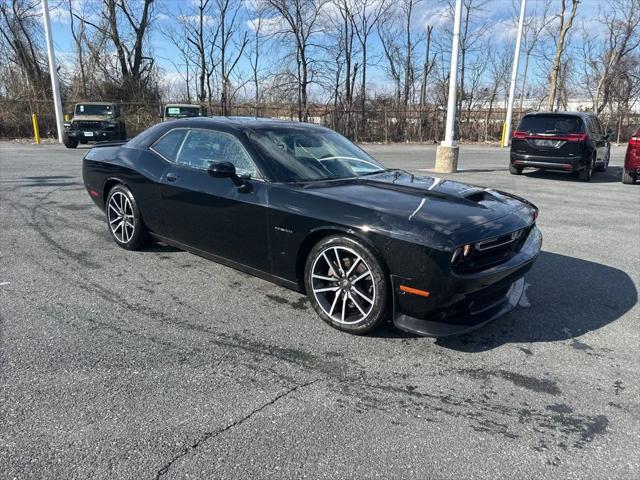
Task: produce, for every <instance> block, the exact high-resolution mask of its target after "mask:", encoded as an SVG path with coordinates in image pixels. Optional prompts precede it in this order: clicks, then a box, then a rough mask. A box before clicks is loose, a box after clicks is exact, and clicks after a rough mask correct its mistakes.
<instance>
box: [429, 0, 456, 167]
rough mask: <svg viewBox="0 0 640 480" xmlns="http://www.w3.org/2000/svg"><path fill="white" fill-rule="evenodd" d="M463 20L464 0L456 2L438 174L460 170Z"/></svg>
mask: <svg viewBox="0 0 640 480" xmlns="http://www.w3.org/2000/svg"><path fill="white" fill-rule="evenodd" d="M461 19H462V0H456V9H455V14H454V17H453V40H452V44H451V73H450V74H449V102H448V105H447V123H446V127H445V135H444V141H443V142H442V143H441V144H440V145H439V146H438V149H437V150H436V169H435V170H436V172H438V173H453V172H455V171H456V170H457V169H458V150H459V147H458V145H457V144H456V142H455V140H454V138H453V137H454V135H455V128H456V125H455V123H456V93H457V89H458V49H459V47H460V22H461Z"/></svg>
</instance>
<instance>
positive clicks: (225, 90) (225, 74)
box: [215, 0, 249, 115]
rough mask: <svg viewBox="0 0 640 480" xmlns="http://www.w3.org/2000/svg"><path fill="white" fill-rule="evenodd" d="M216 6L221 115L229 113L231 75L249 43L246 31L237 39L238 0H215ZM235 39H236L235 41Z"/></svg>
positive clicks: (238, 21) (239, 5)
mask: <svg viewBox="0 0 640 480" xmlns="http://www.w3.org/2000/svg"><path fill="white" fill-rule="evenodd" d="M215 2H216V6H217V14H218V22H219V25H220V36H219V37H218V43H217V45H216V47H217V49H218V54H219V58H220V84H221V91H220V107H221V113H222V115H228V114H229V103H230V100H231V98H232V96H233V92H232V91H231V75H232V74H233V71H234V70H235V68H236V66H237V65H238V61H239V60H240V58H241V57H242V53H243V52H244V49H245V48H246V46H247V44H248V43H249V40H248V37H247V32H246V31H245V32H244V33H243V34H242V36H241V38H240V39H239V40H237V39H236V38H235V36H236V35H237V33H238V29H239V23H240V20H239V18H238V14H239V13H240V12H241V7H242V4H241V2H240V0H215ZM236 40H237V41H236Z"/></svg>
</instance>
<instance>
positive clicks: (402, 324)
mask: <svg viewBox="0 0 640 480" xmlns="http://www.w3.org/2000/svg"><path fill="white" fill-rule="evenodd" d="M541 248H542V233H541V232H540V230H538V228H537V227H535V228H533V229H532V231H531V233H530V234H529V237H528V238H527V241H526V242H525V244H524V245H523V247H522V249H521V250H520V252H518V254H517V255H515V256H513V257H512V258H511V259H509V260H508V261H506V262H505V263H503V264H500V265H496V266H495V267H492V268H489V269H487V270H484V271H482V272H478V273H474V274H469V275H455V276H454V277H455V278H454V280H453V281H452V282H451V290H452V291H451V295H450V296H449V298H447V300H446V301H443V302H442V304H441V305H438V306H437V307H436V308H435V309H434V308H429V307H431V306H428V304H427V303H426V302H429V301H430V299H429V298H426V299H423V300H422V301H423V302H425V310H426V314H425V315H424V316H423V315H419V314H418V315H416V314H415V313H413V314H412V315H408V314H406V313H403V312H402V311H401V308H400V306H399V302H398V298H397V295H398V291H399V282H400V278H399V277H394V276H392V284H393V290H394V292H395V294H394V305H393V307H394V308H393V323H394V325H395V326H396V328H398V329H399V330H402V331H404V332H408V333H413V334H416V335H423V336H433V337H444V336H450V335H461V334H463V333H466V332H469V331H472V330H475V329H477V328H480V327H482V326H483V325H485V324H487V323H489V322H491V321H493V320H496V319H497V318H499V317H501V316H502V315H505V314H506V313H508V312H510V311H511V310H513V309H514V308H515V307H516V306H517V305H518V302H519V301H520V297H521V296H522V293H523V292H524V278H523V277H524V275H525V274H526V273H527V272H528V271H529V269H530V268H531V266H532V265H533V262H534V260H535V259H536V257H537V256H538V253H540V249H541ZM414 311H415V310H414ZM419 317H422V318H419Z"/></svg>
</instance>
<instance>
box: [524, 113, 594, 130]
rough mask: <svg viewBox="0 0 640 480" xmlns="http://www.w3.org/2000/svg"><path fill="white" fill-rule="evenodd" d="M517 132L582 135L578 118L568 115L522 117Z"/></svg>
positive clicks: (580, 122) (580, 121)
mask: <svg viewBox="0 0 640 480" xmlns="http://www.w3.org/2000/svg"><path fill="white" fill-rule="evenodd" d="M518 131H520V132H528V133H529V134H536V133H583V132H584V129H583V127H582V120H581V119H580V117H574V116H570V115H531V116H528V117H524V118H523V119H522V121H521V122H520V125H519V126H518Z"/></svg>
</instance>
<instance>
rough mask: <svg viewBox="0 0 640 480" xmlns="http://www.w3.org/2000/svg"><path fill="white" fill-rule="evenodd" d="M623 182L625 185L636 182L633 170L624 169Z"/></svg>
mask: <svg viewBox="0 0 640 480" xmlns="http://www.w3.org/2000/svg"><path fill="white" fill-rule="evenodd" d="M622 183H624V184H625V185H632V184H634V183H636V176H635V174H634V173H633V171H631V170H625V169H624V168H623V169H622Z"/></svg>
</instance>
